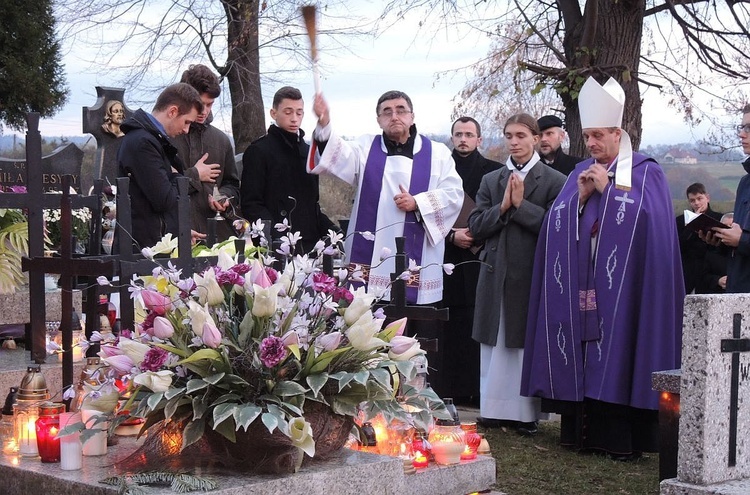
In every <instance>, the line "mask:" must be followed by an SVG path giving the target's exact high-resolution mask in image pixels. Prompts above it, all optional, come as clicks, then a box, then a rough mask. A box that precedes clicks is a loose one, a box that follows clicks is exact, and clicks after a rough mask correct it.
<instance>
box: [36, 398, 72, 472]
mask: <svg viewBox="0 0 750 495" xmlns="http://www.w3.org/2000/svg"><path fill="white" fill-rule="evenodd" d="M64 412H65V404H62V403H55V402H45V403H43V404H41V405H40V406H39V419H37V420H36V443H37V448H38V450H39V457H41V458H42V462H60V438H58V436H57V434H58V433H59V432H60V414H62V413H64Z"/></svg>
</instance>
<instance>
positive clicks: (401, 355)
mask: <svg viewBox="0 0 750 495" xmlns="http://www.w3.org/2000/svg"><path fill="white" fill-rule="evenodd" d="M390 344H391V349H390V350H389V351H388V357H389V358H391V359H393V360H394V361H407V360H409V359H411V358H412V357H414V356H416V355H417V354H424V351H423V350H422V349H421V347H420V346H419V342H418V341H417V339H415V338H413V337H405V336H403V335H397V336H395V337H393V338H392V339H391V342H390Z"/></svg>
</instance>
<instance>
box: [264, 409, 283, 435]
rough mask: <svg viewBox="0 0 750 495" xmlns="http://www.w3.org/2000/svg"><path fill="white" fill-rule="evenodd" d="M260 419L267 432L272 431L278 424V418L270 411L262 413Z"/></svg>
mask: <svg viewBox="0 0 750 495" xmlns="http://www.w3.org/2000/svg"><path fill="white" fill-rule="evenodd" d="M260 419H261V421H263V424H264V425H266V428H268V432H269V433H273V430H275V429H276V427H277V426H279V420H278V419H277V418H276V416H274V415H273V414H271V413H263V415H262V416H261V417H260Z"/></svg>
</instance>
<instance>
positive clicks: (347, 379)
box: [339, 373, 354, 392]
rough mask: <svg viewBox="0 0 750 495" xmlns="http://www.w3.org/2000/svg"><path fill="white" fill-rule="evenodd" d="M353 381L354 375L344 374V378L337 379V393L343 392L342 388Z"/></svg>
mask: <svg viewBox="0 0 750 495" xmlns="http://www.w3.org/2000/svg"><path fill="white" fill-rule="evenodd" d="M353 379H354V373H344V376H342V377H341V378H339V392H341V391H342V390H344V387H346V386H347V385H349V382H351V381H352V380H353Z"/></svg>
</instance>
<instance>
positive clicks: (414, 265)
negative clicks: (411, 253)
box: [408, 258, 422, 273]
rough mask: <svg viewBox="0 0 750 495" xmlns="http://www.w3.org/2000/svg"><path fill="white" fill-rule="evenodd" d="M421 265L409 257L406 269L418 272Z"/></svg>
mask: <svg viewBox="0 0 750 495" xmlns="http://www.w3.org/2000/svg"><path fill="white" fill-rule="evenodd" d="M421 269H422V267H421V266H419V265H418V264H417V262H416V261H415V260H413V259H411V258H409V268H408V270H409V271H410V272H412V273H415V272H418V271H419V270H421Z"/></svg>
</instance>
